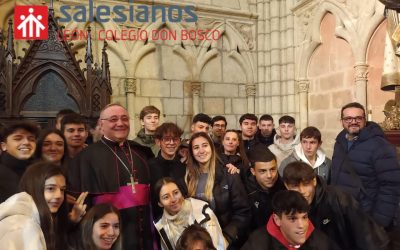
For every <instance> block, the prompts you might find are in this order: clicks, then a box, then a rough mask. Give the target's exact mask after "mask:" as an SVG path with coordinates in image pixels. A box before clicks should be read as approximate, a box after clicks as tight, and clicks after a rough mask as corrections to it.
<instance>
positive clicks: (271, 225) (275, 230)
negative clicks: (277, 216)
mask: <svg viewBox="0 0 400 250" xmlns="http://www.w3.org/2000/svg"><path fill="white" fill-rule="evenodd" d="M266 228H267V231H268V233H269V234H270V235H271V236H272V237H274V238H275V239H276V240H277V241H279V242H280V243H281V244H282V245H283V246H285V248H286V249H288V250H296V249H299V248H300V247H301V245H291V244H290V243H289V242H288V241H287V239H286V238H285V236H283V234H282V232H281V230H280V228H279V227H278V226H277V225H276V224H275V222H274V220H273V217H272V216H271V217H269V220H268V223H267V226H266ZM313 231H314V226H313V224H312V223H311V221H309V222H308V228H307V232H306V241H307V240H308V238H310V235H311V234H312V232H313Z"/></svg>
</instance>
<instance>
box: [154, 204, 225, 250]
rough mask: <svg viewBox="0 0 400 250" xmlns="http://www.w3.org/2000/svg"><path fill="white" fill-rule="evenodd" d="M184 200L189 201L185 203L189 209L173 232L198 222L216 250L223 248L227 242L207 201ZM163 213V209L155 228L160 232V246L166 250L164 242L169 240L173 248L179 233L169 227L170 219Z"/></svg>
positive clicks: (222, 249) (181, 230) (180, 230)
mask: <svg viewBox="0 0 400 250" xmlns="http://www.w3.org/2000/svg"><path fill="white" fill-rule="evenodd" d="M185 202H188V203H190V204H187V205H189V207H190V209H191V211H190V212H189V214H188V216H187V217H186V219H187V220H186V221H184V222H183V221H181V222H182V223H181V224H180V225H176V226H174V227H175V229H177V230H174V231H175V233H176V231H179V232H183V230H184V229H185V227H186V226H188V225H192V224H194V223H198V224H200V225H201V226H202V227H203V228H205V229H206V230H207V232H208V233H209V234H210V236H211V239H212V241H213V244H214V246H215V248H216V249H217V250H225V249H226V248H227V242H226V241H225V238H224V235H223V234H222V230H221V227H220V225H219V223H218V219H217V216H215V214H214V212H213V211H212V210H211V209H210V207H209V206H208V203H207V202H204V201H201V200H198V199H194V198H187V199H186V200H185ZM165 213H166V212H165V211H164V214H163V216H162V217H161V219H160V220H159V221H158V222H157V223H156V229H157V230H158V232H159V233H160V236H161V239H162V240H161V248H162V249H163V250H168V249H169V248H168V247H167V243H166V242H169V244H171V246H172V248H173V249H175V244H176V241H177V240H178V238H179V236H180V234H179V235H175V233H174V232H173V231H172V230H171V229H170V228H171V227H172V225H170V223H172V222H171V220H168V219H167V216H166V214H165ZM164 233H165V234H164ZM164 236H165V237H164Z"/></svg>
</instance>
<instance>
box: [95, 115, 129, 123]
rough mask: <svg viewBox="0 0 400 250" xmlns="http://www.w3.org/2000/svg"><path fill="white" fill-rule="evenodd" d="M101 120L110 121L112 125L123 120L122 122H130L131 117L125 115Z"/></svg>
mask: <svg viewBox="0 0 400 250" xmlns="http://www.w3.org/2000/svg"><path fill="white" fill-rule="evenodd" d="M100 120H106V121H109V122H111V123H116V122H118V121H119V120H121V121H122V122H129V116H126V115H123V116H111V117H109V118H102V119H100Z"/></svg>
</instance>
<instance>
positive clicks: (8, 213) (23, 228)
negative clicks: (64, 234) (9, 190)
mask: <svg viewBox="0 0 400 250" xmlns="http://www.w3.org/2000/svg"><path fill="white" fill-rule="evenodd" d="M0 249H15V250H45V249H46V242H45V239H44V235H43V232H42V229H41V228H40V218H39V211H38V210H37V207H36V204H35V202H34V201H33V199H32V197H31V196H30V195H29V194H27V193H25V192H22V193H17V194H15V195H13V196H11V197H10V198H9V199H7V200H6V201H5V202H3V203H1V204H0Z"/></svg>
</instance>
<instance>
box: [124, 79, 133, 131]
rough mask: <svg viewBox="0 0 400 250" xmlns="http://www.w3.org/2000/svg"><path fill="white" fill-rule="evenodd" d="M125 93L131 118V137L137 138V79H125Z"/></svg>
mask: <svg viewBox="0 0 400 250" xmlns="http://www.w3.org/2000/svg"><path fill="white" fill-rule="evenodd" d="M125 93H126V108H127V109H128V113H129V117H130V119H129V120H130V130H129V135H130V136H129V137H130V138H134V137H136V129H135V94H136V78H134V77H127V78H125Z"/></svg>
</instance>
